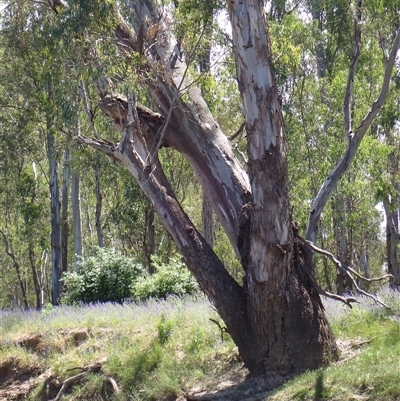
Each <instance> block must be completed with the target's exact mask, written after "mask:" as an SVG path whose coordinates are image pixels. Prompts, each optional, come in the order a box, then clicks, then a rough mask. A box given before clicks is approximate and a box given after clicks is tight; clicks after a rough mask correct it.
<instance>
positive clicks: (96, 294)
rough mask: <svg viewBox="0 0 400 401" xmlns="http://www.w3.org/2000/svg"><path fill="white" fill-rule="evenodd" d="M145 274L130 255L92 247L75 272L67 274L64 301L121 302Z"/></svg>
mask: <svg viewBox="0 0 400 401" xmlns="http://www.w3.org/2000/svg"><path fill="white" fill-rule="evenodd" d="M143 274H144V269H143V267H142V266H141V265H140V264H138V263H137V262H135V261H134V260H132V259H131V258H128V257H125V256H122V255H120V254H118V253H116V252H114V251H112V250H109V249H104V248H97V247H96V248H92V249H91V250H90V251H89V252H88V253H87V254H86V255H85V257H84V258H82V259H81V261H80V262H79V263H78V265H77V266H76V269H75V271H72V272H66V273H65V274H64V276H63V279H62V280H63V283H64V294H63V299H62V301H63V302H64V303H66V304H72V303H76V302H84V303H89V302H120V303H121V302H122V301H123V300H124V299H126V298H129V296H130V286H131V285H132V283H133V282H134V281H135V280H136V279H137V278H138V277H139V276H140V275H143Z"/></svg>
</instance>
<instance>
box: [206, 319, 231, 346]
mask: <svg viewBox="0 0 400 401" xmlns="http://www.w3.org/2000/svg"><path fill="white" fill-rule="evenodd" d="M209 320H210V322H213V323H215V324H216V325H217V326H218V328H219V330H220V331H221V341H224V333H228V330H227V328H226V327H223V326H221V324H220V323H219V322H218V320H215V319H211V318H210V319H209Z"/></svg>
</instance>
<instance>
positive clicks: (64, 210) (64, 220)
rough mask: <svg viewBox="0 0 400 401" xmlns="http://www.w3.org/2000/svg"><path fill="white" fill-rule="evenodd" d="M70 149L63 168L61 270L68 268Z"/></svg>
mask: <svg viewBox="0 0 400 401" xmlns="http://www.w3.org/2000/svg"><path fill="white" fill-rule="evenodd" d="M69 161H70V155H69V149H66V151H65V153H64V169H63V186H62V207H61V249H62V251H61V253H62V255H61V266H62V268H61V270H62V272H63V273H64V272H66V271H67V270H68V236H69V225H68V204H69V183H70V179H69Z"/></svg>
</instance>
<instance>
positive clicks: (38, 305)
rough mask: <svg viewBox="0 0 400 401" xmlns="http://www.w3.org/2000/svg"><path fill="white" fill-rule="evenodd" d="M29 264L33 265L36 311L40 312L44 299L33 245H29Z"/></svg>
mask: <svg viewBox="0 0 400 401" xmlns="http://www.w3.org/2000/svg"><path fill="white" fill-rule="evenodd" d="M29 263H30V265H31V271H32V278H33V286H34V289H35V298H36V309H37V310H40V309H41V308H42V306H43V304H42V297H41V291H40V290H41V289H40V285H39V281H40V280H39V277H38V272H37V268H36V262H35V252H34V250H33V246H32V244H29Z"/></svg>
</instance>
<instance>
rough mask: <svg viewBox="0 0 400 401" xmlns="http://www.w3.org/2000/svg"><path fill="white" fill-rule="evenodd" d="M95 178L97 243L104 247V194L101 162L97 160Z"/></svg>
mask: <svg viewBox="0 0 400 401" xmlns="http://www.w3.org/2000/svg"><path fill="white" fill-rule="evenodd" d="M94 178H95V182H96V211H95V220H96V233H97V243H98V245H99V247H100V248H103V247H104V235H103V227H102V225H101V211H102V208H103V194H102V192H101V184H100V163H99V162H97V161H96V164H95V166H94Z"/></svg>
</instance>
